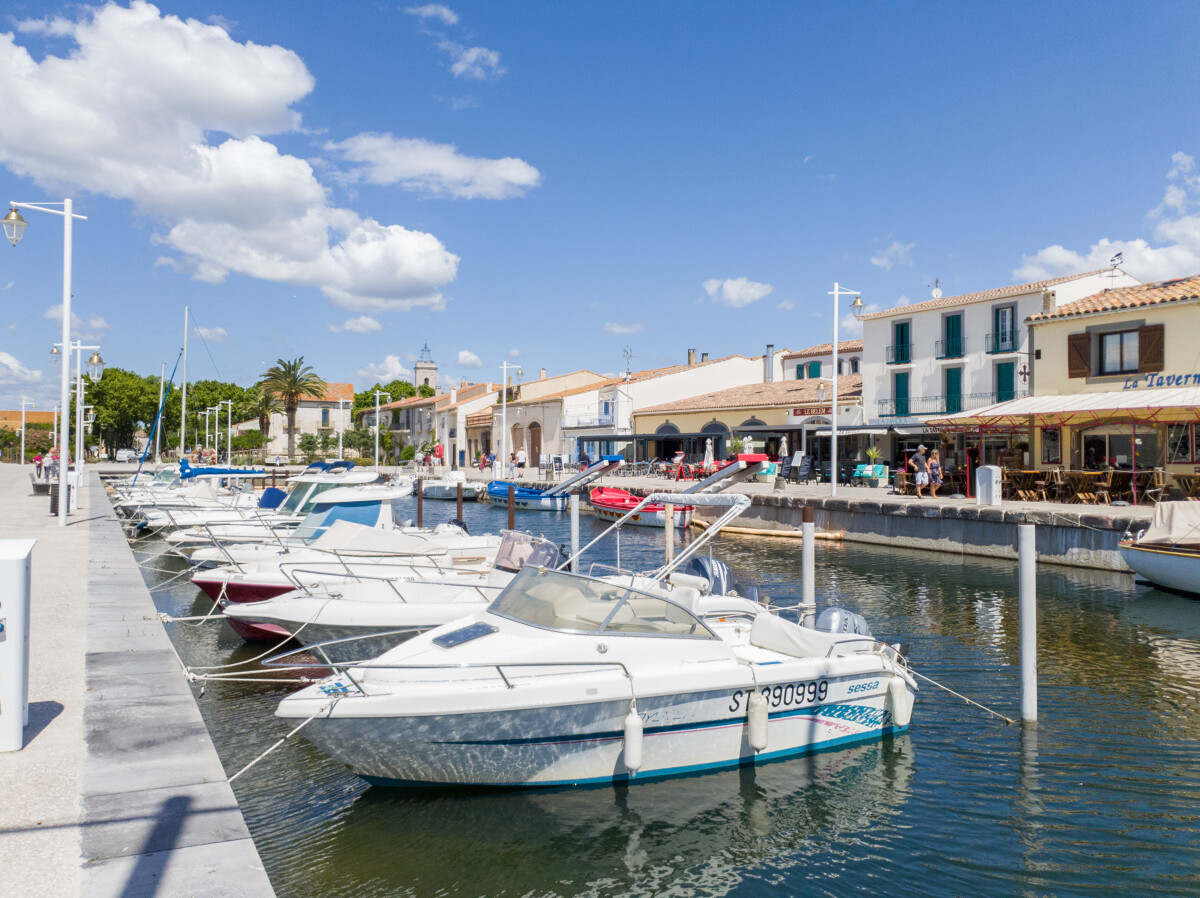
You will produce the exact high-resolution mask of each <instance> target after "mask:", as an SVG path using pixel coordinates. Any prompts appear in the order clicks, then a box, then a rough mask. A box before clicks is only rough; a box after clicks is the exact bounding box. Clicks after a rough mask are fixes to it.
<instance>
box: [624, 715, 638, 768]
mask: <svg viewBox="0 0 1200 898" xmlns="http://www.w3.org/2000/svg"><path fill="white" fill-rule="evenodd" d="M641 766H642V718H641V717H640V716H639V715H638V712H637V702H636V701H631V702H630V703H629V713H628V714H626V715H625V767H626V769H627V770H628V771H629V773H630V774H631V775H633V776H637V772H638V769H639V768H640V767H641Z"/></svg>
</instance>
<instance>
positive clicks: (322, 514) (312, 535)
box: [295, 502, 379, 543]
mask: <svg viewBox="0 0 1200 898" xmlns="http://www.w3.org/2000/svg"><path fill="white" fill-rule="evenodd" d="M335 521H349V522H350V523H352V524H363V525H365V526H367V527H374V526H375V524H376V523H378V521H379V503H378V502H345V503H342V504H340V505H323V506H321V509H320V511H314V512H310V513H309V515H308V516H307V517H306V518H305V519H304V520H303V521H301V522H300V526H299V527H297V528H296V534H295V535H296V538H297V539H301V540H303V541H304V542H306V543H311V542H312V541H313V540H315V539H316V538H317V537H319V536H320V535H321V534H322V533H324V532H325V531H326V530H328V529H329V528H330V527H332V526H333V524H334V522H335Z"/></svg>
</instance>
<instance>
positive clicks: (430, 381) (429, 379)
mask: <svg viewBox="0 0 1200 898" xmlns="http://www.w3.org/2000/svg"><path fill="white" fill-rule="evenodd" d="M413 386H414V387H421V386H427V387H433V388H434V389H435V390H436V389H437V362H435V361H434V360H433V353H431V352H430V351H429V344H428V343H426V344H425V346H424V347H422V349H421V357H420V358H419V359H417V362H416V364H414V365H413Z"/></svg>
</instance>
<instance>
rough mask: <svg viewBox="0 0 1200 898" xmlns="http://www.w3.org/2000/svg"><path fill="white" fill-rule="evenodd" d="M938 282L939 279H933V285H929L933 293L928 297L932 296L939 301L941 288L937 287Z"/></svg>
mask: <svg viewBox="0 0 1200 898" xmlns="http://www.w3.org/2000/svg"><path fill="white" fill-rule="evenodd" d="M940 282H941V278H934V279H933V284H932V285H931V286H932V287H933V291H932V292H931V293H930V295H931V296H932V297H933V298H934V299H941V298H942V288H941V287H939V286H938V284H939V283H940Z"/></svg>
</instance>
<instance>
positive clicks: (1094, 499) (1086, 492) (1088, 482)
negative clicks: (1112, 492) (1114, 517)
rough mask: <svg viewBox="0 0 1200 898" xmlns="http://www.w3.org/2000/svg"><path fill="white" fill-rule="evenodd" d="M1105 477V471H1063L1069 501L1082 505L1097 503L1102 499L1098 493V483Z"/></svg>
mask: <svg viewBox="0 0 1200 898" xmlns="http://www.w3.org/2000/svg"><path fill="white" fill-rule="evenodd" d="M1103 477H1104V472H1103V471H1063V480H1064V481H1066V484H1067V501H1068V502H1074V503H1076V504H1080V505H1095V504H1097V503H1098V502H1099V501H1100V497H1099V496H1097V495H1096V484H1097V483H1099V482H1100V480H1101V479H1102V478H1103Z"/></svg>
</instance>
